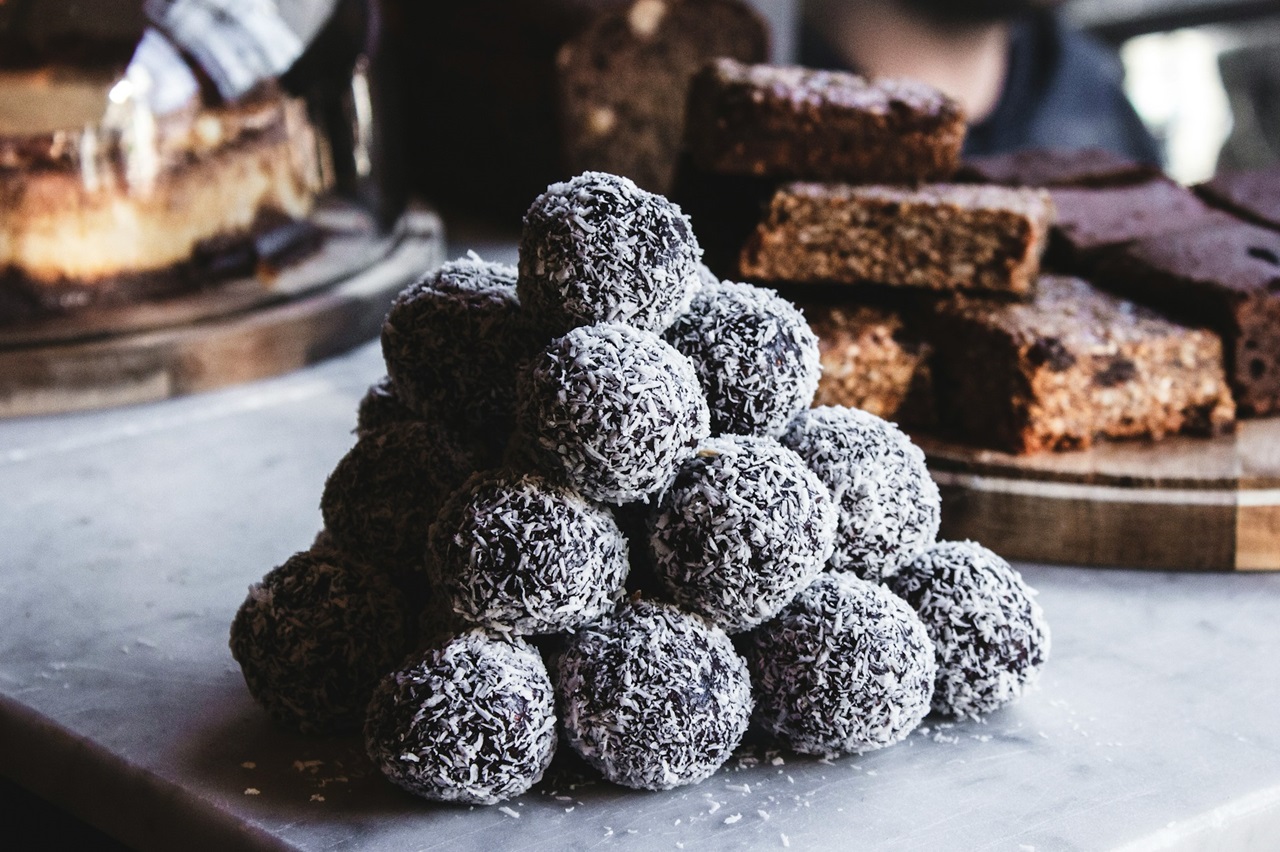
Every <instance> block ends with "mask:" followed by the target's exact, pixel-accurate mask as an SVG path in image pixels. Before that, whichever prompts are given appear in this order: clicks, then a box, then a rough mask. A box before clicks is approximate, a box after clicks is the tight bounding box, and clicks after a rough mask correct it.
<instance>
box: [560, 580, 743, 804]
mask: <svg viewBox="0 0 1280 852" xmlns="http://www.w3.org/2000/svg"><path fill="white" fill-rule="evenodd" d="M557 672H558V674H557V679H556V693H557V700H558V701H559V706H560V713H561V720H562V722H563V724H564V731H565V738H566V739H567V741H568V743H569V745H570V746H571V747H572V748H573V749H574V751H576V752H577V753H578V754H579V755H581V756H582V758H583V759H584V760H586V761H587V763H589V764H591V765H592V766H594V767H595V768H596V769H597V770H599V771H600V773H601V774H603V775H604V777H605V778H607V779H609V780H610V781H613V782H614V783H616V784H622V785H624V786H627V787H636V788H639V789H644V790H669V789H671V788H672V787H678V786H681V785H684V784H694V783H697V782H698V781H701V780H703V779H704V778H707V777H708V776H710V775H711V774H712V773H714V772H715V771H716V769H717V768H719V767H720V765H721V764H723V763H724V762H725V760H727V759H728V758H729V755H730V754H732V753H733V750H734V749H735V748H736V747H737V745H738V743H739V742H740V741H741V739H742V735H743V733H745V731H746V729H747V722H748V720H749V718H750V716H751V706H752V702H751V684H750V682H749V680H748V676H747V667H746V663H745V662H744V661H743V659H742V658H741V657H739V656H738V654H737V652H736V651H735V650H734V648H733V645H732V644H731V643H730V641H729V637H728V636H727V635H726V634H725V632H724V631H723V630H721V629H720V628H718V627H716V626H714V625H712V624H711V623H710V622H707V621H706V620H704V619H702V618H701V617H699V616H696V615H692V614H689V613H685V612H682V611H680V610H679V609H677V608H676V607H674V606H671V605H669V604H660V603H651V602H648V601H643V600H637V601H631V602H628V603H625V604H623V605H622V606H620V607H619V608H618V609H617V610H616V611H615V612H613V613H610V614H609V615H606V616H604V617H603V618H601V619H599V620H597V621H595V622H593V623H591V624H589V625H587V626H585V627H583V628H581V629H580V630H578V632H577V633H575V634H573V635H572V636H571V637H569V639H568V640H567V643H566V647H565V649H564V651H563V652H562V653H561V655H560V657H559V664H558V666H557Z"/></svg>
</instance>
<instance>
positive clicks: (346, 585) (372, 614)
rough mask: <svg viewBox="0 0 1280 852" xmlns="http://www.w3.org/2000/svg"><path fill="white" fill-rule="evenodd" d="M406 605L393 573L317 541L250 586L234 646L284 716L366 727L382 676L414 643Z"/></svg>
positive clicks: (259, 690) (248, 675)
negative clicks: (390, 576)
mask: <svg viewBox="0 0 1280 852" xmlns="http://www.w3.org/2000/svg"><path fill="white" fill-rule="evenodd" d="M407 609H408V603H407V601H406V600H405V598H404V596H403V595H402V594H401V593H400V592H399V591H398V590H397V589H396V588H395V586H394V585H392V583H391V581H390V580H389V579H388V578H387V577H386V576H385V575H384V574H382V573H381V572H379V571H375V570H373V569H371V568H369V567H367V566H363V565H358V564H355V563H352V562H350V561H349V558H348V557H346V556H345V555H343V554H340V553H338V552H337V551H335V550H331V549H328V548H325V547H318V548H316V549H313V550H310V551H303V552H301V553H296V554H294V555H293V556H291V557H290V558H289V559H288V560H287V561H286V562H285V563H284V564H283V565H280V566H279V567H277V568H274V569H272V570H271V571H270V572H268V573H267V575H266V576H265V577H263V578H262V582H260V583H255V584H254V585H252V586H250V587H249V595H248V597H246V598H245V601H244V603H243V604H241V605H240V609H239V611H237V612H236V615H235V618H234V619H233V620H232V622H231V640H230V645H231V655H232V656H233V657H234V658H235V659H236V662H238V663H239V664H240V670H241V672H243V674H244V682H245V684H246V685H248V687H249V693H250V694H251V695H252V696H253V697H254V700H256V701H257V702H258V703H259V704H261V705H262V706H263V707H265V708H266V710H267V713H269V714H270V715H271V717H272V718H273V719H275V720H276V721H278V722H280V723H282V724H285V725H287V726H289V727H292V728H296V729H297V730H300V731H303V732H305V733H315V734H336V733H343V732H346V731H352V730H358V729H359V727H360V724H361V722H362V721H363V720H364V711H365V706H366V705H367V704H368V703H369V695H370V693H371V692H372V691H373V688H374V685H375V684H376V683H377V682H378V679H379V678H381V677H382V676H383V675H384V674H386V673H387V672H388V671H390V670H391V669H393V668H395V666H396V664H397V663H398V662H399V661H400V659H401V657H402V656H403V655H404V653H405V652H406V651H407V650H408V644H409V641H410V629H411V625H410V624H409V613H408V611H407Z"/></svg>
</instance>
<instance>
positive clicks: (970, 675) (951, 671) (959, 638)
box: [889, 541, 1049, 719]
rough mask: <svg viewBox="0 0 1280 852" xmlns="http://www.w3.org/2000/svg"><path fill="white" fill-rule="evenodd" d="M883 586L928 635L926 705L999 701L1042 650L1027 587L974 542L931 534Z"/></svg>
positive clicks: (968, 707)
mask: <svg viewBox="0 0 1280 852" xmlns="http://www.w3.org/2000/svg"><path fill="white" fill-rule="evenodd" d="M889 588H890V589H892V590H893V591H894V592H895V593H897V594H898V595H900V596H902V597H903V598H904V599H905V600H906V601H907V603H909V604H910V605H911V607H912V608H913V609H915V611H916V612H917V613H918V614H919V616H920V619H921V621H923V622H924V626H925V628H926V629H927V630H928V631H929V635H930V636H931V637H932V638H933V642H934V646H935V647H936V648H937V655H938V680H937V684H936V686H935V688H934V692H933V709H934V710H937V711H938V712H940V713H947V714H950V715H952V716H960V717H962V718H969V719H975V718H977V717H979V716H981V715H983V714H986V713H990V712H992V711H993V710H997V709H999V708H1000V707H1003V706H1004V705H1005V704H1008V703H1009V702H1011V701H1013V700H1014V699H1016V698H1017V697H1018V696H1020V695H1021V694H1022V692H1023V690H1024V689H1025V687H1026V686H1027V684H1028V683H1030V682H1031V681H1032V680H1033V679H1034V678H1035V676H1036V674H1038V672H1039V670H1040V667H1041V666H1042V665H1043V664H1044V661H1045V660H1046V659H1047V658H1048V656H1049V625H1048V624H1047V623H1046V622H1045V620H1044V613H1043V611H1042V610H1041V609H1040V604H1039V603H1037V602H1036V599H1035V592H1034V591H1033V590H1032V589H1031V588H1030V587H1029V586H1027V584H1026V583H1025V582H1023V580H1022V575H1021V574H1019V573H1018V572H1017V571H1015V570H1014V569H1013V568H1012V567H1011V566H1010V565H1009V563H1008V562H1006V561H1004V560H1003V559H1001V558H1000V557H999V556H997V555H996V554H994V553H992V552H991V551H990V550H988V549H987V548H985V547H983V546H982V545H980V544H977V543H976V542H972V541H941V542H938V543H937V544H935V545H933V546H932V547H930V548H929V549H928V550H926V551H924V552H923V553H921V554H919V555H918V556H916V558H915V559H913V560H911V561H910V562H908V563H907V564H906V566H905V567H904V568H903V569H902V570H901V571H900V572H898V574H896V575H895V576H893V577H891V578H890V579H889Z"/></svg>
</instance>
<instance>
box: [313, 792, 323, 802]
mask: <svg viewBox="0 0 1280 852" xmlns="http://www.w3.org/2000/svg"><path fill="white" fill-rule="evenodd" d="M311 801H313V802H323V801H324V796H321V795H320V794H319V793H312V794H311Z"/></svg>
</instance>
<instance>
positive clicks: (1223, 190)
mask: <svg viewBox="0 0 1280 852" xmlns="http://www.w3.org/2000/svg"><path fill="white" fill-rule="evenodd" d="M1196 192H1197V193H1199V194H1200V197H1201V198H1203V199H1205V200H1206V201H1208V202H1209V203H1210V204H1212V205H1213V206H1214V207H1221V208H1222V209H1224V210H1228V211H1230V212H1231V213H1234V214H1235V215H1237V216H1239V217H1240V218H1242V219H1248V220H1249V221H1251V222H1256V223H1258V224H1259V225H1266V226H1267V227H1268V228H1277V229H1280V166H1272V167H1271V168H1269V169H1257V170H1253V171H1246V172H1224V173H1223V174H1220V175H1217V176H1215V177H1214V178H1213V180H1210V181H1206V182H1205V183H1202V184H1200V185H1199V186H1197V187H1196Z"/></svg>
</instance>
